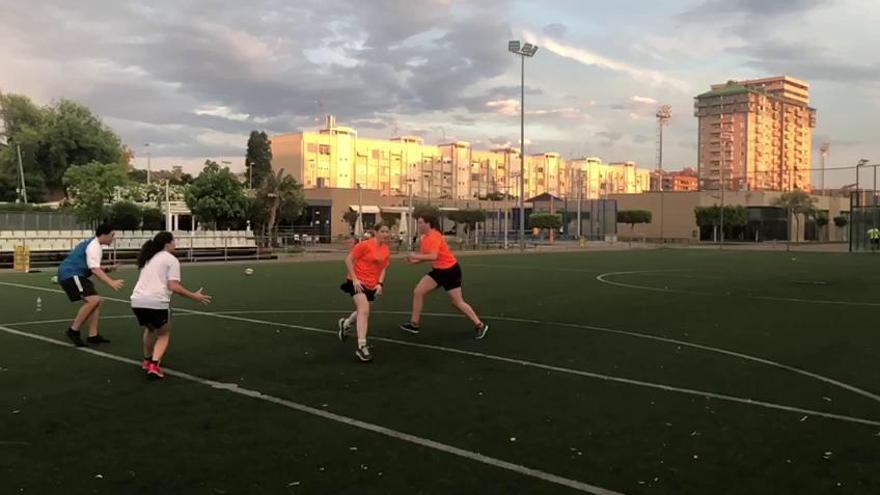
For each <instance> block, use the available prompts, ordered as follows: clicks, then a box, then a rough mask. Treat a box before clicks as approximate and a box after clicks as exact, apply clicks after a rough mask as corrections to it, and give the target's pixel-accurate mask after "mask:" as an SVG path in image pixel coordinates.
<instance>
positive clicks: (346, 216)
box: [342, 210, 358, 232]
mask: <svg viewBox="0 0 880 495" xmlns="http://www.w3.org/2000/svg"><path fill="white" fill-rule="evenodd" d="M342 219H343V220H345V221H346V223H348V226H349V227H350V229H351V232H354V226H355V225H357V221H358V212H356V211H354V210H346V211H345V213H343V214H342Z"/></svg>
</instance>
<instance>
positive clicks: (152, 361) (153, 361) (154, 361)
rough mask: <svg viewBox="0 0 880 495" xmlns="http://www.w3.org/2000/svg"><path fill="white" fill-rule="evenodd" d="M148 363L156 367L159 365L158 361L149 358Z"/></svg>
mask: <svg viewBox="0 0 880 495" xmlns="http://www.w3.org/2000/svg"><path fill="white" fill-rule="evenodd" d="M150 362H151V363H153V364H155V365H157V366H158V365H159V361H156V360H155V359H153V358H150Z"/></svg>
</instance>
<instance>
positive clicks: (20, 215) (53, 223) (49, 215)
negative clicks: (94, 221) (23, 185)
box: [0, 211, 89, 230]
mask: <svg viewBox="0 0 880 495" xmlns="http://www.w3.org/2000/svg"><path fill="white" fill-rule="evenodd" d="M88 227H89V226H88V225H86V224H84V223H82V222H80V221H78V220H77V219H76V217H75V216H74V215H72V214H70V213H59V212H51V211H8V212H4V211H0V230H81V229H87V228H88Z"/></svg>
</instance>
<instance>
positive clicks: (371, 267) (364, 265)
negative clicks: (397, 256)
mask: <svg viewBox="0 0 880 495" xmlns="http://www.w3.org/2000/svg"><path fill="white" fill-rule="evenodd" d="M390 256H391V253H390V251H389V250H388V244H381V245H380V244H379V242H378V241H376V239H375V238H373V239H367V240H366V241H363V242H359V243H357V244H355V245H354V247H353V248H351V258H352V260H353V261H354V274H355V275H356V276H357V278H358V280H360V282H361V283H362V284H363V285H364V286H365V287H366V288H367V289H370V290H372V289H375V288H376V286H377V285H379V275H381V274H382V270H384V269H385V268H386V267H388V264H389V263H390ZM348 278H349V279H351V275H348Z"/></svg>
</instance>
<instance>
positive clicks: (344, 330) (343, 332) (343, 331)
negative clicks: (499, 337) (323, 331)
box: [336, 318, 348, 342]
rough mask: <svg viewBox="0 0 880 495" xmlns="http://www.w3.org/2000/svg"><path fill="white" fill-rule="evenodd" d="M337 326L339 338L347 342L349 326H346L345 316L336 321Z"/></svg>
mask: <svg viewBox="0 0 880 495" xmlns="http://www.w3.org/2000/svg"><path fill="white" fill-rule="evenodd" d="M336 326H337V331H336V336H337V337H339V340H341V341H343V342H345V337H347V334H348V327H346V326H345V318H340V319H339V321H338V322H337V323H336Z"/></svg>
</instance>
